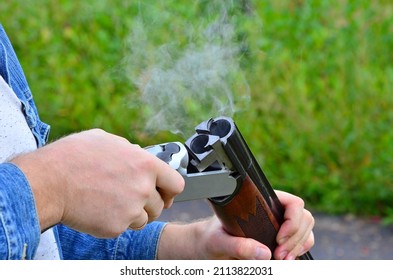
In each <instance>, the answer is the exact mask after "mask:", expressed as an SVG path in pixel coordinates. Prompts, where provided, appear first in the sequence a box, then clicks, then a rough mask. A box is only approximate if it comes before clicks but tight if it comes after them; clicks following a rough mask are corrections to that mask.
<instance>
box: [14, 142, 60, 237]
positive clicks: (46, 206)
mask: <svg viewBox="0 0 393 280" xmlns="http://www.w3.org/2000/svg"><path fill="white" fill-rule="evenodd" d="M59 158H61V157H59ZM11 162H12V163H13V164H15V165H16V166H18V168H19V169H20V170H21V171H22V172H23V173H24V175H25V177H26V178H27V181H28V182H29V185H30V188H31V190H32V192H33V195H34V200H35V204H36V209H37V214H38V218H39V220H40V227H41V231H44V230H46V229H47V228H50V227H51V226H53V225H55V224H57V223H59V222H60V221H61V218H62V215H63V209H64V203H63V200H62V199H61V198H62V191H61V188H59V186H60V184H59V177H58V175H59V173H58V172H56V171H55V170H56V168H57V165H58V163H57V162H58V159H54V158H53V157H51V156H48V155H47V151H46V148H45V147H44V148H40V149H39V150H36V151H34V152H30V153H27V154H24V155H20V156H18V157H16V158H14V159H13V160H11Z"/></svg>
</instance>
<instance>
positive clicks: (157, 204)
mask: <svg viewBox="0 0 393 280" xmlns="http://www.w3.org/2000/svg"><path fill="white" fill-rule="evenodd" d="M144 208H145V211H146V212H147V214H148V217H149V219H148V220H149V222H151V221H154V220H156V219H157V218H158V217H159V216H160V215H161V212H162V210H163V209H164V200H163V199H162V197H161V195H160V193H159V192H158V191H153V192H152V193H151V195H150V197H149V200H148V201H147V202H146V205H145V207H144Z"/></svg>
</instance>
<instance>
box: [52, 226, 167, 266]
mask: <svg viewBox="0 0 393 280" xmlns="http://www.w3.org/2000/svg"><path fill="white" fill-rule="evenodd" d="M164 226H165V223H164V222H152V223H149V224H147V225H146V227H145V228H144V229H143V230H140V231H133V230H127V231H125V232H124V233H122V234H121V235H120V236H119V237H117V238H113V239H103V238H95V237H93V236H91V235H88V234H84V233H80V232H77V231H75V230H73V229H70V228H69V227H66V226H64V225H57V226H56V227H57V228H56V229H57V231H58V234H59V238H60V244H61V251H62V254H63V258H64V259H65V260H154V259H156V258H157V248H158V242H159V240H160V236H161V233H162V230H163V228H164Z"/></svg>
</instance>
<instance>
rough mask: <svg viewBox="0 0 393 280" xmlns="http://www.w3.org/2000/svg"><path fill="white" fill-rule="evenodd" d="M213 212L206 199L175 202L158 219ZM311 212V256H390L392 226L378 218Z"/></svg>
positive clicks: (186, 218)
mask: <svg viewBox="0 0 393 280" xmlns="http://www.w3.org/2000/svg"><path fill="white" fill-rule="evenodd" d="M212 213H213V212H212V210H211V208H210V205H209V204H208V202H207V201H205V200H198V201H190V202H178V203H175V204H174V205H173V206H172V207H171V209H168V210H164V212H163V213H162V215H161V217H160V220H163V221H183V222H187V221H192V220H195V219H200V218H203V217H208V216H209V215H211V214H212ZM313 214H314V217H315V227H314V235H315V245H314V247H313V248H312V250H311V254H312V256H313V257H314V259H318V260H393V226H384V225H383V224H382V223H381V222H380V221H379V220H378V219H361V218H356V217H354V216H351V215H347V216H329V215H324V214H319V213H313Z"/></svg>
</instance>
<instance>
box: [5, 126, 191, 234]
mask: <svg viewBox="0 0 393 280" xmlns="http://www.w3.org/2000/svg"><path fill="white" fill-rule="evenodd" d="M11 162H13V163H14V164H16V165H17V166H18V167H19V168H20V169H21V170H22V171H23V172H24V174H25V175H26V177H27V179H28V181H29V183H30V185H31V188H32V190H33V193H34V197H35V201H36V205H37V212H38V217H39V219H40V225H41V230H45V229H46V228H49V227H51V226H53V225H55V224H57V223H63V224H65V225H67V226H69V227H71V228H73V229H75V230H79V231H82V232H85V233H89V234H91V235H94V236H96V237H107V238H110V237H115V236H118V235H119V234H121V233H122V232H123V231H125V230H126V229H127V228H128V227H130V228H134V229H137V228H142V227H143V226H144V225H145V224H146V222H150V221H153V220H154V219H156V218H157V217H158V216H159V215H160V214H161V211H162V210H163V208H168V207H170V206H171V205H172V203H173V198H174V196H175V195H177V194H179V193H180V192H182V190H183V188H184V180H183V178H182V176H181V175H180V174H179V173H178V172H177V171H175V170H174V169H172V168H171V167H170V166H169V165H168V164H166V163H164V162H163V161H161V160H160V159H158V158H157V157H155V156H154V155H151V154H150V153H149V152H147V151H146V150H145V149H143V148H141V147H140V146H138V145H135V144H131V143H130V142H129V141H128V140H126V139H125V138H122V137H119V136H116V135H113V134H110V133H107V132H105V131H103V130H100V129H92V130H87V131H84V132H80V133H75V134H72V135H70V136H67V137H64V138H61V139H60V140H57V141H55V142H53V143H50V144H48V145H46V146H44V147H42V148H40V149H38V150H36V151H34V152H31V153H28V154H24V155H20V156H18V157H16V158H14V159H13V160H12V161H11Z"/></svg>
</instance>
